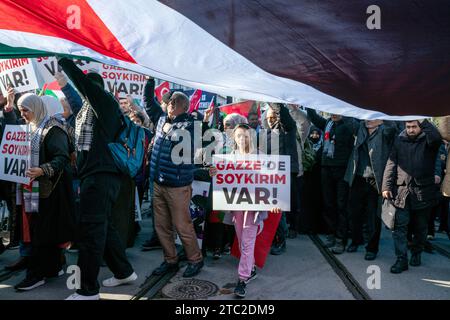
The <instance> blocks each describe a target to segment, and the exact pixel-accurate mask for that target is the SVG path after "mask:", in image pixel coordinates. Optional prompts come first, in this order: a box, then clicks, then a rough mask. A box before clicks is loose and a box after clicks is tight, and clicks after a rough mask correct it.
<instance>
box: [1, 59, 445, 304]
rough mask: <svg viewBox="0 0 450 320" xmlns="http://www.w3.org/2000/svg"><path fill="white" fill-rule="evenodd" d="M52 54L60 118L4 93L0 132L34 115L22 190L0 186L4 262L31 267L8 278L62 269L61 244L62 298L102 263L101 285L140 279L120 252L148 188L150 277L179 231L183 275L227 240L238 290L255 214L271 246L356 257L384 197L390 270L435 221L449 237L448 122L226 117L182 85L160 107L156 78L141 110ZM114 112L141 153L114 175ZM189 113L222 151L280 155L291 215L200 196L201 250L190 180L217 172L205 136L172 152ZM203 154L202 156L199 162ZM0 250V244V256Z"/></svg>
mask: <svg viewBox="0 0 450 320" xmlns="http://www.w3.org/2000/svg"><path fill="white" fill-rule="evenodd" d="M58 63H59V64H60V65H61V67H62V69H63V71H64V72H65V74H66V75H67V77H68V78H69V79H70V82H71V83H72V84H73V86H72V84H71V83H69V81H68V79H67V78H66V76H65V75H63V74H62V73H57V74H56V80H57V81H58V84H59V85H60V87H61V90H62V91H63V93H64V95H65V98H64V99H61V101H60V103H61V106H62V109H63V110H64V112H63V113H62V114H52V112H50V107H49V105H50V104H51V103H53V102H55V101H56V99H54V98H51V99H54V100H55V101H53V102H48V97H47V100H46V99H43V97H42V96H38V95H35V94H32V93H26V94H22V95H19V94H16V93H15V92H14V90H13V89H12V88H10V89H9V90H8V94H7V96H6V97H2V100H1V101H0V106H2V110H3V116H2V117H1V120H0V131H1V132H0V134H3V130H4V127H5V125H6V124H29V125H30V128H31V131H32V140H31V163H30V168H29V170H28V171H27V176H28V177H30V178H31V180H32V183H31V185H30V186H24V185H20V184H15V183H11V182H6V181H0V197H1V200H4V201H5V202H6V204H7V207H8V211H9V216H10V218H9V231H10V242H9V244H8V246H7V248H6V249H15V248H18V247H19V248H20V250H19V255H20V259H19V260H18V261H16V262H15V263H13V264H11V265H9V266H6V268H7V269H9V270H21V269H26V271H27V272H26V276H25V278H24V279H23V280H22V281H21V282H20V283H18V284H17V285H16V286H15V288H16V289H17V290H18V291H24V290H31V289H34V288H36V287H38V286H41V285H44V284H45V281H46V279H47V278H50V277H57V276H59V275H61V274H62V273H63V272H62V270H63V265H64V264H65V257H64V250H67V249H71V250H73V249H74V248H76V249H77V250H78V266H79V268H80V271H81V286H80V288H79V289H78V290H77V291H76V293H74V294H72V295H71V296H70V297H69V298H68V299H74V300H96V299H99V290H100V285H99V283H98V279H97V278H98V274H99V270H100V266H101V265H102V263H103V261H104V263H106V265H107V266H108V268H109V269H110V270H111V272H112V273H113V276H112V277H111V278H109V279H106V280H104V281H103V282H102V285H103V286H107V287H113V286H118V285H121V284H125V283H130V282H133V281H135V280H136V279H137V277H138V276H137V274H136V273H135V272H134V269H133V267H132V265H131V264H130V262H129V261H128V259H127V256H126V248H128V247H131V246H133V245H134V239H135V237H136V235H137V233H138V232H139V230H140V226H139V224H138V223H137V222H135V216H134V214H135V203H136V202H137V203H138V204H139V205H140V206H142V203H143V199H144V197H146V195H149V200H150V202H151V217H152V231H151V234H149V235H146V236H147V237H148V239H147V241H145V242H144V244H143V245H142V250H144V251H145V250H151V249H156V248H162V253H163V255H162V263H161V265H160V266H159V267H158V268H156V269H155V270H153V272H152V274H153V275H163V274H165V273H167V272H170V271H177V270H178V269H179V259H180V254H179V252H178V251H177V247H176V245H175V240H174V239H175V237H174V232H175V230H176V233H177V234H178V236H179V238H180V240H181V243H182V247H183V249H184V253H185V255H186V258H187V261H188V266H187V268H186V270H185V271H184V273H183V276H184V277H194V276H196V275H197V274H198V273H199V272H201V269H202V267H203V265H204V258H205V256H206V255H207V252H208V251H211V252H212V256H213V258H214V259H220V258H221V255H222V254H229V253H230V248H231V247H232V244H233V241H234V239H235V237H236V239H237V241H238V244H239V248H240V251H241V258H240V262H239V267H238V278H239V281H238V284H237V286H236V288H235V294H236V295H237V296H239V297H245V290H246V285H247V284H248V282H249V281H250V280H253V279H254V278H255V277H256V267H255V258H254V247H255V239H256V235H257V230H258V225H259V222H260V221H262V220H264V219H265V218H267V216H268V214H281V218H280V222H279V225H278V228H277V231H276V234H275V236H274V239H273V244H272V248H271V250H270V253H271V254H272V255H282V254H283V253H284V252H285V251H286V250H287V249H288V248H287V239H288V238H290V239H292V238H295V237H297V236H298V234H305V233H308V234H317V233H320V234H325V235H326V241H325V246H326V247H328V248H329V249H330V250H331V251H332V252H333V253H335V254H342V253H344V252H348V253H351V252H355V251H357V250H358V248H359V247H360V246H363V245H364V244H365V245H366V246H365V256H364V257H365V259H366V260H374V259H376V257H377V254H378V250H379V241H380V234H381V231H382V228H383V223H382V218H381V216H382V208H383V207H384V206H388V205H391V206H392V207H393V208H395V211H396V215H395V221H394V222H395V223H394V227H393V233H392V234H393V240H394V241H393V242H394V248H395V254H396V257H397V260H396V261H395V263H394V265H393V266H392V268H391V272H392V273H400V272H403V271H405V270H407V269H408V265H411V266H419V265H420V264H421V253H422V252H423V251H424V250H430V246H429V244H428V242H427V241H428V240H430V239H433V237H434V236H435V222H436V221H437V220H438V221H439V229H438V231H439V232H446V233H447V234H449V221H448V211H449V196H450V190H449V189H450V177H449V174H447V175H446V172H447V173H448V170H449V161H448V151H449V143H448V140H449V139H450V137H449V136H450V134H449V132H448V131H449V128H450V125H449V122H450V121H449V119H448V118H449V117H446V118H444V120H442V121H441V122H440V128H439V129H440V131H439V130H438V128H437V127H436V126H435V125H434V124H433V123H431V122H430V121H429V120H426V119H425V120H414V121H406V122H394V121H382V120H367V121H364V120H357V119H353V118H346V117H343V116H340V115H335V114H332V115H331V117H329V118H328V119H326V118H324V117H322V116H321V115H319V114H318V113H317V112H316V111H315V110H313V109H306V110H304V109H303V108H302V107H300V106H296V105H284V104H279V103H270V104H264V105H265V106H266V107H265V108H264V110H252V111H251V112H249V114H248V116H247V117H244V116H242V115H239V114H229V115H227V116H226V117H222V116H221V115H220V114H219V113H218V109H217V108H210V109H208V110H206V111H205V112H204V114H202V113H200V112H198V111H196V112H192V113H189V112H188V110H189V98H188V97H187V96H186V95H185V94H184V93H182V92H178V91H171V92H169V93H166V94H165V95H164V96H163V97H162V101H161V102H159V101H158V100H157V99H156V98H155V96H154V87H155V81H154V79H152V78H149V79H148V80H147V83H146V85H145V89H144V97H143V102H144V107H143V108H140V107H139V106H136V105H135V104H134V102H133V100H132V99H131V98H130V97H119V98H118V97H115V96H114V95H113V94H111V93H109V92H107V91H106V90H105V89H104V83H103V79H102V77H101V76H100V75H99V74H97V73H95V72H89V73H87V74H85V73H83V72H82V71H81V70H80V69H78V68H77V67H76V65H75V64H74V63H73V62H72V61H71V60H69V59H65V58H60V59H58ZM51 99H50V100H51ZM261 111H262V114H261ZM123 116H125V117H128V118H129V119H130V120H131V121H132V122H134V123H135V124H136V125H138V126H140V127H142V128H143V129H144V132H145V139H144V141H143V144H144V150H145V152H144V158H143V162H142V167H141V168H140V170H139V171H138V174H137V175H136V176H135V177H130V176H127V175H125V174H123V173H121V172H120V170H118V168H117V166H116V165H115V162H114V159H113V157H112V155H111V152H110V151H109V149H108V144H109V143H111V142H114V141H115V139H116V138H117V136H118V134H119V132H120V130H121V129H122V126H123V121H122V117H123ZM197 121H198V122H200V127H201V131H200V132H201V133H202V134H203V133H204V132H205V131H206V130H208V129H210V128H215V129H217V130H218V131H219V132H221V134H220V138H221V139H219V141H220V143H221V145H220V148H219V151H218V152H219V153H227V154H240V155H243V154H258V153H261V154H262V153H265V154H267V155H285V156H289V157H290V162H291V163H290V168H291V176H290V181H291V186H290V188H291V192H290V199H291V205H290V208H291V210H290V211H289V212H281V210H280V209H279V208H276V207H274V208H273V209H272V210H271V211H270V212H259V211H230V212H225V217H224V218H223V219H217V216H218V215H220V213H218V212H215V211H214V210H212V192H210V193H209V194H210V195H209V197H207V199H204V200H205V201H204V202H202V206H203V209H204V210H205V212H206V217H205V222H206V223H205V227H204V232H205V237H204V242H203V243H204V245H203V248H201V247H199V244H198V242H197V235H196V231H195V228H194V225H193V222H192V219H191V214H190V204H191V201H192V187H191V185H192V183H193V181H194V179H195V180H203V181H208V182H211V181H212V180H211V179H212V178H211V177H212V176H214V175H215V174H216V172H217V171H216V169H215V168H214V166H212V163H211V159H208V158H207V157H205V155H204V154H202V152H203V151H204V150H205V148H206V146H207V144H208V143H205V142H204V141H203V145H202V148H201V150H192V152H191V154H189V155H184V159H185V161H182V162H181V163H179V162H176V161H174V159H173V158H172V156H173V154H172V153H173V150H174V148H176V145H177V143H178V140H177V139H174V138H173V137H174V135H177V134H179V132H180V131H182V132H184V133H185V134H186V136H187V137H189V138H190V139H191V140H192V141H193V140H194V139H195V137H194V133H195V130H194V127H195V123H196V122H197ZM255 137H256V139H255ZM261 138H262V139H261ZM273 141H276V142H277V143H273ZM199 154H200V157H201V158H202V161H200V164H197V163H198V162H196V161H195V159H194V158H195V157H196V156H198V155H199ZM136 189H137V196H138V198H139V199H137V201H136V199H135V195H136V193H135V190H136ZM231 225H234V228H233V227H230V226H231ZM0 240H1V239H0ZM408 248H409V249H410V250H411V257H410V260H409V261H408ZM4 250H5V248H4V246H3V242H2V241H0V253H1V252H2V251H4Z"/></svg>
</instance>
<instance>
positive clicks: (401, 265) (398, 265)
mask: <svg viewBox="0 0 450 320" xmlns="http://www.w3.org/2000/svg"><path fill="white" fill-rule="evenodd" d="M406 270H408V260H407V259H405V258H397V261H396V262H395V264H394V265H393V266H392V267H391V273H402V272H403V271H406Z"/></svg>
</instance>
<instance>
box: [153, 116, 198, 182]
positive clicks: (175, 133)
mask: <svg viewBox="0 0 450 320" xmlns="http://www.w3.org/2000/svg"><path fill="white" fill-rule="evenodd" d="M166 123H170V124H171V125H172V126H171V128H170V129H169V130H168V131H167V132H166V133H165V132H164V131H163V127H164V125H165V124H166ZM187 136H190V141H189V144H190V152H189V154H182V156H183V157H182V159H178V160H182V161H180V163H178V164H177V163H174V159H172V157H171V155H172V150H173V148H174V147H175V146H176V145H177V144H178V143H183V139H184V138H185V137H187ZM180 137H181V138H180ZM193 141H194V119H193V118H192V117H191V116H190V115H188V114H187V113H184V114H181V115H179V116H177V117H176V118H175V119H173V121H171V122H169V119H168V117H167V115H163V116H161V117H160V118H159V121H158V126H157V128H156V133H155V141H154V144H153V150H152V156H151V161H150V181H154V182H156V183H158V184H159V185H163V186H168V187H184V186H187V185H190V184H191V183H192V181H193V180H194V170H195V166H194V160H193V158H194V157H193V154H194V150H193ZM184 143H186V142H184ZM183 151H186V152H187V151H189V149H188V148H186V149H184V150H183ZM177 155H178V153H177Z"/></svg>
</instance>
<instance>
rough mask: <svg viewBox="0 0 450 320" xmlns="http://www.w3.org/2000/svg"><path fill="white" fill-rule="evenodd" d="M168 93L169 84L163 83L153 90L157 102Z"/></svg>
mask: <svg viewBox="0 0 450 320" xmlns="http://www.w3.org/2000/svg"><path fill="white" fill-rule="evenodd" d="M167 92H170V85H169V82H167V81H164V82H162V83H161V84H160V85H159V86H157V87H156V88H155V96H156V98H157V99H158V101H159V102H161V101H162V97H163V96H164V95H165V94H166V93H167Z"/></svg>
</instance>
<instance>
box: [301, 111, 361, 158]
mask: <svg viewBox="0 0 450 320" xmlns="http://www.w3.org/2000/svg"><path fill="white" fill-rule="evenodd" d="M307 112H308V117H309V118H310V119H311V122H312V123H313V124H314V125H315V126H316V127H318V128H319V129H320V130H322V131H323V133H324V136H325V129H326V127H327V124H328V122H330V121H331V119H328V120H327V119H325V118H323V117H321V116H319V115H318V114H317V113H316V111H315V110H313V109H307ZM358 127H359V123H358V122H357V121H355V120H354V119H353V118H342V120H341V121H338V122H336V123H335V124H334V126H333V127H332V129H331V131H330V137H331V139H333V140H334V143H335V149H334V157H333V158H329V157H327V155H326V153H325V152H323V153H322V166H325V167H347V163H348V159H349V158H350V154H351V153H352V150H353V144H354V141H355V138H354V135H356V132H357V130H358ZM324 143H325V139H324Z"/></svg>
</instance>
